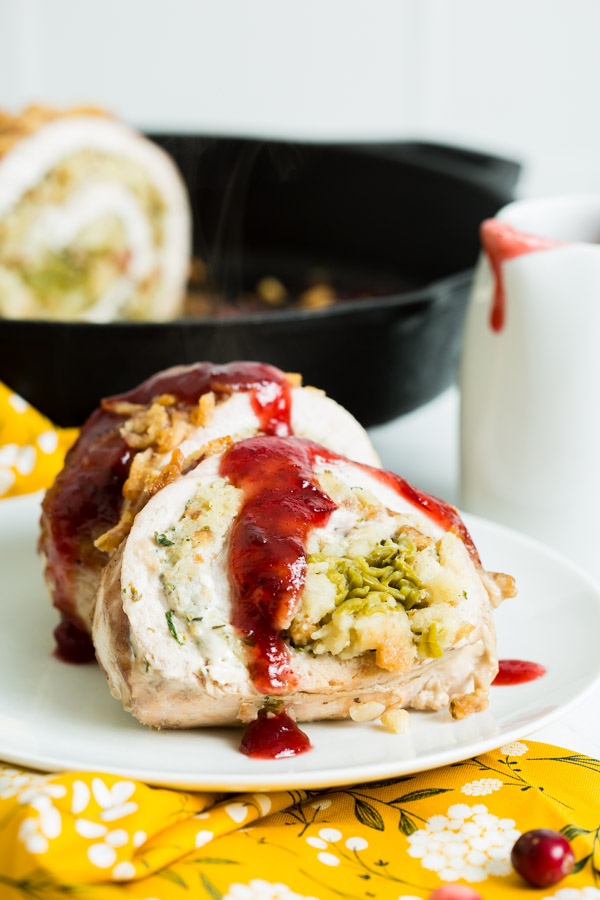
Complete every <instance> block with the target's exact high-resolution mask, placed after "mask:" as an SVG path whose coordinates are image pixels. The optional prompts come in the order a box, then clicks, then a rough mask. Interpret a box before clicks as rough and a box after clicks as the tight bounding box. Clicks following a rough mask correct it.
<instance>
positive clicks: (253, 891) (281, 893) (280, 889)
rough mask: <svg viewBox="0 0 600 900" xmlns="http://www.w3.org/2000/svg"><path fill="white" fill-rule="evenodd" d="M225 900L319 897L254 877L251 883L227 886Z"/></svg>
mask: <svg viewBox="0 0 600 900" xmlns="http://www.w3.org/2000/svg"><path fill="white" fill-rule="evenodd" d="M223 900H318V898H317V897H307V896H305V895H304V894H296V892H295V891H292V889H291V888H289V887H288V886H287V885H286V884H281V883H279V882H277V883H275V884H271V883H270V882H269V881H263V880H262V878H253V879H252V881H250V882H249V884H240V883H237V882H236V883H234V884H230V885H229V887H228V888H227V893H226V894H224V895H223Z"/></svg>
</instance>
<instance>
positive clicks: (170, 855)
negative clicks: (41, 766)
mask: <svg viewBox="0 0 600 900" xmlns="http://www.w3.org/2000/svg"><path fill="white" fill-rule="evenodd" d="M201 759H202V756H201V753H199V755H198V761H199V764H201ZM277 765H278V763H277V761H274V762H273V766H274V767H276V766H277ZM539 827H544V828H552V829H555V830H557V831H562V832H563V834H565V835H566V837H567V838H568V839H569V840H570V841H571V843H572V847H573V851H574V853H575V858H576V860H577V864H576V871H575V872H574V873H573V874H572V875H570V876H569V877H568V878H566V879H565V880H564V881H563V882H561V884H560V885H557V886H555V887H554V888H546V889H538V890H535V889H533V888H531V887H528V886H527V885H526V884H525V883H524V882H523V881H522V879H521V878H520V877H519V876H518V875H517V874H516V873H515V872H514V871H513V870H512V868H511V865H510V850H511V847H512V845H513V843H514V842H515V840H516V838H517V837H518V835H519V834H520V833H521V832H523V831H528V830H529V829H531V828H539ZM599 869H600V763H598V762H597V761H596V760H593V759H590V758H588V757H586V756H582V755H580V754H576V753H569V752H567V751H563V750H558V749H557V748H556V747H550V746H548V745H546V744H539V743H535V742H532V741H517V742H513V743H511V744H508V745H506V746H504V747H501V748H500V749H499V750H496V751H493V752H491V753H486V754H485V755H483V756H480V757H475V758H474V759H470V760H467V761H466V762H462V763H458V764H457V765H454V766H446V767H444V768H442V769H437V770H435V771H432V772H426V773H423V774H418V775H413V776H408V777H404V778H395V779H394V778H391V779H388V780H386V781H380V782H376V783H373V784H363V785H352V786H349V787H342V788H332V789H331V790H330V791H319V792H316V791H315V792H306V791H280V792H277V793H271V794H263V793H251V794H243V795H236V796H234V795H231V796H222V795H215V794H209V793H188V792H184V791H173V790H164V789H161V788H151V787H148V786H147V785H145V784H141V783H139V782H133V781H129V780H126V779H122V778H119V777H118V776H115V775H103V774H101V773H74V772H69V773H66V774H63V775H56V776H40V775H37V774H33V773H30V772H28V773H26V772H23V771H21V770H18V769H11V768H8V767H5V768H4V769H0V897H1V898H2V900H17V898H19V900H23V898H27V897H36V898H37V897H42V898H44V900H59V898H61V900H64V898H65V897H76V898H90V900H93V898H99V900H105V898H106V900H112V898H114V900H189V898H192V897H193V898H201V900H307V898H319V900H336V898H360V900H369V898H381V900H421V898H426V897H428V896H429V894H430V893H431V891H432V890H434V889H435V888H436V887H439V886H440V885H442V884H445V883H448V882H456V881H461V882H462V883H465V882H466V883H469V884H471V885H473V886H474V887H476V888H477V890H478V891H480V893H481V895H482V896H483V897H484V898H486V900H506V898H512V897H514V898H521V897H522V898H526V897H528V898H531V897H538V898H543V900H549V898H555V900H600V872H599V871H598V870H599Z"/></svg>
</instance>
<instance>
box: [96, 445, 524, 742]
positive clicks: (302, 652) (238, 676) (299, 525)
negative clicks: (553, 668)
mask: <svg viewBox="0 0 600 900" xmlns="http://www.w3.org/2000/svg"><path fill="white" fill-rule="evenodd" d="M512 593H514V585H513V582H512V579H511V578H510V577H509V576H499V575H498V576H496V575H491V574H490V573H487V572H485V571H484V570H483V569H482V567H481V564H480V562H479V559H478V556H477V552H476V550H475V548H474V546H473V544H472V541H471V539H470V537H469V535H468V532H467V530H466V528H465V526H464V525H463V523H462V522H461V520H460V518H459V516H458V514H457V513H456V511H455V510H454V509H453V508H452V507H449V506H447V505H445V504H443V503H441V502H440V501H437V500H435V499H434V498H432V497H428V496H427V495H424V494H421V493H419V492H418V491H416V490H415V489H414V488H412V487H411V486H410V485H408V484H407V483H406V482H404V481H403V480H402V479H400V478H398V477H397V476H394V475H392V474H391V473H386V472H382V471H381V470H377V469H374V468H371V467H369V466H366V465H360V464H357V463H353V462H351V461H349V460H347V459H344V458H342V457H340V456H338V455H337V454H335V453H332V452H331V451H328V450H326V449H325V448H323V447H319V446H317V445H315V444H313V443H312V442H310V441H306V440H302V439H299V438H294V437H288V438H278V437H272V438H264V437H256V438H249V439H247V440H244V441H241V442H239V443H237V444H235V445H233V446H232V447H231V448H229V449H228V450H226V451H225V452H224V453H221V454H218V455H214V456H211V457H209V458H207V459H205V460H204V461H202V462H201V463H200V464H199V465H198V466H197V468H195V469H194V470H193V471H191V472H189V473H188V474H186V475H184V476H183V477H181V478H179V479H178V480H177V481H175V482H173V483H171V484H170V485H168V486H167V487H165V488H163V489H162V490H161V491H159V492H158V493H157V494H156V495H155V496H154V497H153V498H152V499H151V500H150V501H149V502H148V503H147V505H146V506H145V507H144V509H143V510H142V511H141V512H140V513H139V514H138V516H137V518H136V520H135V522H134V524H133V527H132V529H131V532H130V534H129V536H128V537H127V539H126V540H125V541H124V542H123V543H122V544H121V546H120V547H119V549H118V551H117V552H116V554H115V555H114V556H113V558H112V559H111V561H110V563H109V565H108V566H107V568H106V569H105V571H104V574H103V576H102V580H101V584H100V588H99V592H98V597H97V602H96V609H95V617H94V627H93V639H94V644H95V647H96V654H97V657H98V660H99V662H100V664H101V666H102V668H103V669H104V671H105V673H106V676H107V678H108V682H109V685H110V688H111V691H112V693H113V695H114V696H115V697H117V698H119V699H120V700H121V702H122V703H123V705H124V707H125V709H127V710H129V711H130V712H132V713H133V715H134V716H136V717H137V718H138V719H139V720H140V721H141V722H143V723H145V724H149V725H153V726H158V727H173V728H176V727H190V726H198V725H222V724H234V723H236V722H239V721H249V720H252V719H253V718H254V717H255V716H256V715H257V713H258V711H259V710H260V709H261V708H262V707H263V706H264V705H265V703H267V704H269V703H273V702H274V701H276V702H277V703H281V704H284V705H285V707H286V709H287V710H288V711H291V712H292V713H294V714H295V715H296V716H297V718H298V719H299V720H304V721H306V720H313V719H323V718H342V717H348V716H349V715H350V713H351V710H352V709H356V706H355V704H360V703H364V702H367V701H376V702H377V703H379V704H380V707H381V711H382V712H383V710H384V709H385V710H390V709H394V708H397V707H413V708H416V709H440V708H443V707H445V706H448V705H450V708H451V711H452V712H453V714H454V715H455V716H457V717H460V716H462V715H466V714H467V713H469V712H472V711H474V710H476V709H481V708H483V707H484V706H485V705H486V702H487V692H488V688H489V685H490V683H491V680H492V679H493V677H494V675H495V674H496V671H497V656H496V642H495V631H494V624H493V620H492V608H493V606H495V605H496V604H497V603H498V602H500V600H501V599H502V597H503V596H507V595H512Z"/></svg>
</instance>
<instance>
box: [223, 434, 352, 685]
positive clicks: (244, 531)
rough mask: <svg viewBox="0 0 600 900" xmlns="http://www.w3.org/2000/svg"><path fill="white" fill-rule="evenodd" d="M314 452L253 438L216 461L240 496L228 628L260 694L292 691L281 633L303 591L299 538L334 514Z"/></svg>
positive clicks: (291, 441)
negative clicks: (242, 644)
mask: <svg viewBox="0 0 600 900" xmlns="http://www.w3.org/2000/svg"><path fill="white" fill-rule="evenodd" d="M320 450H321V448H320V447H318V446H317V445H316V444H313V443H312V442H311V441H305V440H302V439H300V438H293V437H289V438H279V437H254V438H248V439H247V440H245V441H240V442H239V443H237V444H234V445H233V447H232V448H231V449H230V450H229V451H228V452H227V453H226V454H225V455H224V456H223V458H222V460H221V474H222V475H223V476H224V477H226V478H229V480H230V481H231V482H232V483H233V484H234V485H235V486H236V487H239V488H241V489H242V490H243V492H244V501H243V506H242V510H241V512H240V514H239V516H238V519H237V521H236V523H235V525H234V527H233V531H232V536H231V550H230V554H229V571H230V577H231V581H232V585H233V589H234V605H233V614H232V624H233V625H234V626H235V627H236V628H237V629H238V630H239V631H240V632H241V633H242V634H243V635H244V637H245V638H246V639H247V641H248V643H249V653H248V656H249V670H250V675H251V678H252V680H253V682H254V685H255V687H256V688H257V689H258V690H259V691H260V692H261V693H263V694H282V693H288V692H289V691H290V690H292V689H293V688H294V687H295V679H294V676H293V674H292V670H291V665H290V659H289V653H288V650H287V647H286V645H285V643H284V642H283V640H282V639H281V636H280V631H281V629H282V627H283V626H284V623H285V622H286V620H287V619H288V617H289V616H290V615H291V613H292V612H293V611H294V609H295V607H296V603H297V601H298V596H299V593H300V591H301V589H302V587H303V585H304V579H305V577H306V555H305V552H304V543H305V540H306V537H307V535H308V533H309V531H310V530H311V529H312V528H314V527H316V526H321V525H325V524H326V522H327V520H328V519H329V516H330V515H331V513H332V512H333V511H334V510H335V509H337V507H336V504H335V503H334V502H333V501H332V500H331V499H330V498H329V497H328V496H327V495H326V494H324V493H323V492H322V491H321V489H320V488H319V487H318V486H317V484H316V483H315V480H314V474H313V464H314V459H315V453H316V451H320Z"/></svg>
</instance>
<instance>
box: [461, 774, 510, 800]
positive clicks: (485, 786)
mask: <svg viewBox="0 0 600 900" xmlns="http://www.w3.org/2000/svg"><path fill="white" fill-rule="evenodd" d="M501 787H502V782H501V781H500V779H499V778H479V779H478V780H477V781H470V782H469V783H468V784H463V786H462V787H461V789H460V791H461V794H469V795H470V796H471V797H483V796H484V795H485V794H493V793H494V791H499V790H500V788H501Z"/></svg>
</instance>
